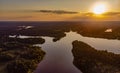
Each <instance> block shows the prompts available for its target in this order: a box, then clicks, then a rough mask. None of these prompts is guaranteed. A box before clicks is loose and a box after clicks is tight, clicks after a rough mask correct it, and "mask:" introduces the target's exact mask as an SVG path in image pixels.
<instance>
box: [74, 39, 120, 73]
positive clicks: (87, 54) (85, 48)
mask: <svg viewBox="0 0 120 73" xmlns="http://www.w3.org/2000/svg"><path fill="white" fill-rule="evenodd" d="M72 44H73V50H72V52H73V55H74V62H73V63H74V65H75V66H76V67H78V68H79V69H80V70H81V71H82V72H83V73H116V72H120V55H117V54H114V53H109V52H107V51H98V50H95V49H94V48H92V47H91V46H89V45H87V44H85V43H83V42H80V41H74V42H73V43H72ZM98 71H99V72H98Z"/></svg>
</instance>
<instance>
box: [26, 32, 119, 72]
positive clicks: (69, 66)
mask: <svg viewBox="0 0 120 73" xmlns="http://www.w3.org/2000/svg"><path fill="white" fill-rule="evenodd" d="M24 37H25V36H24ZM43 38H44V39H45V40H46V42H45V43H44V44H42V45H40V44H38V45H37V46H40V47H42V49H43V50H44V51H45V52H46V55H45V57H44V59H43V60H42V62H40V63H39V65H38V67H37V69H36V70H35V71H34V73H82V72H81V71H80V70H78V69H77V68H76V67H75V66H74V65H73V55H72V52H71V50H72V44H71V43H72V42H73V41H74V40H79V41H82V42H84V43H87V44H88V45H90V46H92V47H94V48H95V49H97V50H107V51H108V52H113V53H116V54H120V40H108V39H102V38H91V37H83V36H81V35H80V34H77V33H76V32H72V31H71V32H69V33H66V37H64V38H62V39H61V40H59V41H57V42H53V41H52V40H53V38H51V37H43Z"/></svg>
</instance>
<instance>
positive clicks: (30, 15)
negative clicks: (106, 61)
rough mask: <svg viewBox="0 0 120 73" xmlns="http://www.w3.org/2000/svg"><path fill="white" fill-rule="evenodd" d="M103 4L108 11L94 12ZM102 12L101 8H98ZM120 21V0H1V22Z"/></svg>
mask: <svg viewBox="0 0 120 73" xmlns="http://www.w3.org/2000/svg"><path fill="white" fill-rule="evenodd" d="M98 3H102V4H103V5H105V6H106V11H105V12H104V13H103V14H101V15H96V14H95V13H94V12H93V8H96V7H95V4H98ZM98 9H99V10H100V8H98ZM6 20H13V21H14V20H16V21H19V20H20V21H21V20H23V21H80V20H96V21H97V20H98V21H99V20H113V21H119V20H120V0H114V1H113V0H64V1H61V0H1V1H0V21H6Z"/></svg>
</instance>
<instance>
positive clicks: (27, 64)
mask: <svg viewBox="0 0 120 73" xmlns="http://www.w3.org/2000/svg"><path fill="white" fill-rule="evenodd" d="M36 66H37V64H36V63H35V62H34V61H31V60H25V59H19V60H15V61H13V62H11V63H9V64H8V65H7V70H8V73H32V71H33V70H34V69H35V68H36Z"/></svg>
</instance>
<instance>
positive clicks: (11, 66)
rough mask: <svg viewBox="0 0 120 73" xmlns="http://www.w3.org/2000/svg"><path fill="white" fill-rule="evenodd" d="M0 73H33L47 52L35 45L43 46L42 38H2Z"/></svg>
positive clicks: (0, 43)
mask: <svg viewBox="0 0 120 73" xmlns="http://www.w3.org/2000/svg"><path fill="white" fill-rule="evenodd" d="M0 40H1V41H0V73H32V72H33V71H34V70H35V69H36V67H37V65H38V63H39V62H40V61H41V60H42V59H43V57H44V55H45V52H44V51H43V50H41V48H40V47H37V46H33V44H43V43H44V42H45V40H44V39H42V38H24V39H21V38H10V37H0Z"/></svg>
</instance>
